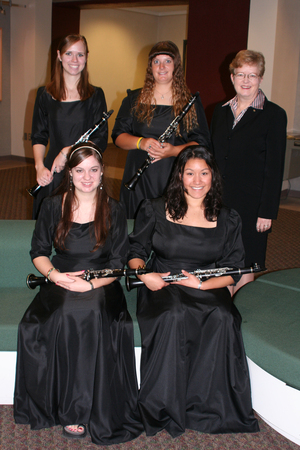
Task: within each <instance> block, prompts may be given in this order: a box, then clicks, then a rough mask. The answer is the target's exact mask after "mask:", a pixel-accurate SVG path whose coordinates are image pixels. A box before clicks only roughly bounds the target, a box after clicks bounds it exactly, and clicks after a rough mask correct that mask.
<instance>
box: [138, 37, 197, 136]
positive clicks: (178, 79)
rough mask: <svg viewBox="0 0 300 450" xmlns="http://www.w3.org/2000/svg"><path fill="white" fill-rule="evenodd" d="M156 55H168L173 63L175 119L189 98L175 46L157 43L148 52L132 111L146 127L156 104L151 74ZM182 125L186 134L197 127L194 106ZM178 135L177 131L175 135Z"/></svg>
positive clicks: (169, 43) (189, 92)
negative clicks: (144, 70)
mask: <svg viewBox="0 0 300 450" xmlns="http://www.w3.org/2000/svg"><path fill="white" fill-rule="evenodd" d="M157 55H169V56H171V58H172V59H173V61H174V72H173V80H172V99H173V111H174V116H175V117H176V116H177V115H178V114H179V113H180V112H181V111H182V110H183V108H184V107H185V105H186V104H187V103H188V101H189V100H190V97H191V91H190V90H189V88H188V87H187V85H186V82H185V79H184V73H183V68H182V64H181V57H180V53H179V50H178V47H177V45H176V44H174V42H172V41H161V42H158V43H157V44H155V45H154V46H153V47H152V49H151V50H150V52H149V56H148V66H147V70H146V77H145V82H144V87H143V88H142V90H141V92H140V94H139V97H138V99H137V104H136V106H135V109H134V114H135V115H136V117H137V118H138V120H139V121H140V122H144V121H146V122H147V124H148V126H150V124H151V121H152V118H153V114H154V109H155V107H154V106H153V103H154V104H155V103H156V102H155V98H154V86H155V79H154V76H153V72H152V60H153V59H154V58H155V57H156V56H157ZM183 124H184V128H185V130H186V131H187V132H189V131H190V130H191V129H192V128H194V127H196V126H197V124H198V123H197V114H196V109H195V105H193V106H192V107H191V109H190V110H189V112H188V113H187V114H186V116H185V117H184V119H183ZM178 128H179V127H178ZM178 133H179V129H178V130H177V134H178Z"/></svg>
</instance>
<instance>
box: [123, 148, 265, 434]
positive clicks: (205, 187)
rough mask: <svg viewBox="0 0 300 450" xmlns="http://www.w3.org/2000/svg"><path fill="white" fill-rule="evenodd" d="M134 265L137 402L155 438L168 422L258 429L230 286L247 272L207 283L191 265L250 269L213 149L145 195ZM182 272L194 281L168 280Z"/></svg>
mask: <svg viewBox="0 0 300 450" xmlns="http://www.w3.org/2000/svg"><path fill="white" fill-rule="evenodd" d="M130 242H131V251H130V255H129V259H130V261H129V265H130V267H131V268H137V267H139V266H142V265H144V264H145V262H146V261H147V260H148V258H149V256H150V254H151V253H152V256H151V258H150V262H148V267H149V268H151V269H152V270H153V272H152V273H148V274H146V275H141V276H139V278H140V279H141V280H142V281H143V282H144V284H145V285H144V286H142V287H141V288H140V289H139V292H138V307H137V317H138V321H139V326H140V329H141V335H142V359H141V388H140V397H139V406H140V411H141V414H142V420H143V423H144V427H145V429H146V433H147V435H149V436H152V435H154V434H156V433H157V432H159V431H161V430H163V429H165V430H167V431H168V432H169V433H170V434H171V435H172V436H173V437H176V436H178V435H180V434H182V433H183V432H184V431H185V429H186V428H189V429H193V430H197V431H201V432H207V433H234V432H256V431H259V427H258V423H257V420H256V419H255V417H254V414H253V411H252V405H251V394H250V383H249V374H248V367H247V361H246V356H245V351H244V346H243V340H242V335H241V330H240V326H241V316H240V314H239V312H238V310H237V308H236V307H235V306H234V304H233V302H232V300H231V296H230V293H229V290H228V288H227V286H229V285H231V284H234V283H235V282H237V281H238V279H239V276H235V275H233V276H230V275H225V276H221V277H214V278H210V279H207V280H206V281H203V282H201V281H199V279H198V278H197V277H196V276H195V275H193V274H190V273H189V272H192V271H195V269H211V268H217V267H231V268H236V269H238V268H242V267H243V266H244V248H243V243H242V238H241V220H240V217H239V215H238V214H237V213H236V211H234V210H229V209H227V208H224V207H222V203H221V181H220V175H219V172H218V169H217V166H216V164H215V162H214V160H213V157H212V155H211V154H210V153H209V151H208V150H207V149H206V148H204V147H201V146H189V147H186V148H185V149H184V150H182V151H181V152H180V154H179V155H178V157H177V159H176V162H175V166H174V170H173V174H172V177H171V180H170V183H169V186H168V188H167V192H166V196H165V198H160V199H155V200H145V201H144V202H143V203H142V205H141V207H140V210H139V211H138V214H137V218H136V222H135V228H134V231H133V233H132V234H131V235H130ZM181 271H182V273H183V274H184V275H185V276H186V279H183V280H178V281H175V282H172V283H167V282H166V281H165V280H164V278H165V277H166V276H167V275H169V274H170V273H171V274H176V273H180V272H181Z"/></svg>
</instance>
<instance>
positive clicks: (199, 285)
mask: <svg viewBox="0 0 300 450" xmlns="http://www.w3.org/2000/svg"><path fill="white" fill-rule="evenodd" d="M201 286H202V280H200V283H199V284H198V287H197V289H201Z"/></svg>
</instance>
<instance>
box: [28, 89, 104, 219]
mask: <svg viewBox="0 0 300 450" xmlns="http://www.w3.org/2000/svg"><path fill="white" fill-rule="evenodd" d="M94 89H95V91H94V93H93V95H92V96H91V97H90V98H88V99H87V100H84V101H81V100H77V101H73V102H59V101H57V100H55V99H54V98H53V97H52V96H51V95H50V94H49V93H48V92H47V91H46V89H45V87H40V88H39V89H38V92H37V97H36V101H35V105H34V112H33V118H32V132H31V139H32V145H35V144H42V145H45V147H47V145H48V142H49V144H50V145H49V150H48V152H47V155H46V157H45V162H44V164H45V167H47V169H49V170H50V169H51V167H52V164H53V161H54V159H55V158H56V156H57V155H58V153H59V152H60V151H61V150H62V149H63V148H64V147H68V146H70V145H73V144H75V142H76V141H77V140H78V139H79V138H80V137H81V136H82V135H83V134H84V133H85V132H86V131H88V130H89V129H90V128H92V127H93V126H94V125H95V124H96V123H99V122H100V120H101V119H102V116H103V112H106V110H107V108H106V101H105V96H104V92H103V90H102V89H101V88H100V87H95V86H94ZM107 135H108V128H107V123H106V122H105V123H104V124H103V125H102V126H101V127H99V128H98V129H97V130H96V131H95V132H94V133H93V134H92V135H91V141H93V142H94V143H95V144H96V145H98V147H100V149H101V150H102V151H104V150H105V149H106V147H107ZM63 173H64V172H63V171H62V172H60V173H56V174H55V175H54V177H53V181H52V182H51V183H50V184H49V185H47V186H44V187H43V188H42V189H40V191H39V192H38V195H37V197H36V198H35V201H34V205H33V219H36V218H37V215H38V212H39V209H40V205H41V202H42V201H43V199H44V198H45V197H48V196H49V195H50V194H51V193H52V192H53V190H54V189H56V188H57V187H58V186H59V185H60V183H61V180H62V177H63Z"/></svg>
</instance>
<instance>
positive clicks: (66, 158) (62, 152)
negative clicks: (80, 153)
mask: <svg viewBox="0 0 300 450" xmlns="http://www.w3.org/2000/svg"><path fill="white" fill-rule="evenodd" d="M60 153H61V154H62V155H63V156H64V157H65V158H66V159H68V157H67V155H65V154H64V152H63V151H62V150H61V151H60Z"/></svg>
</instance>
